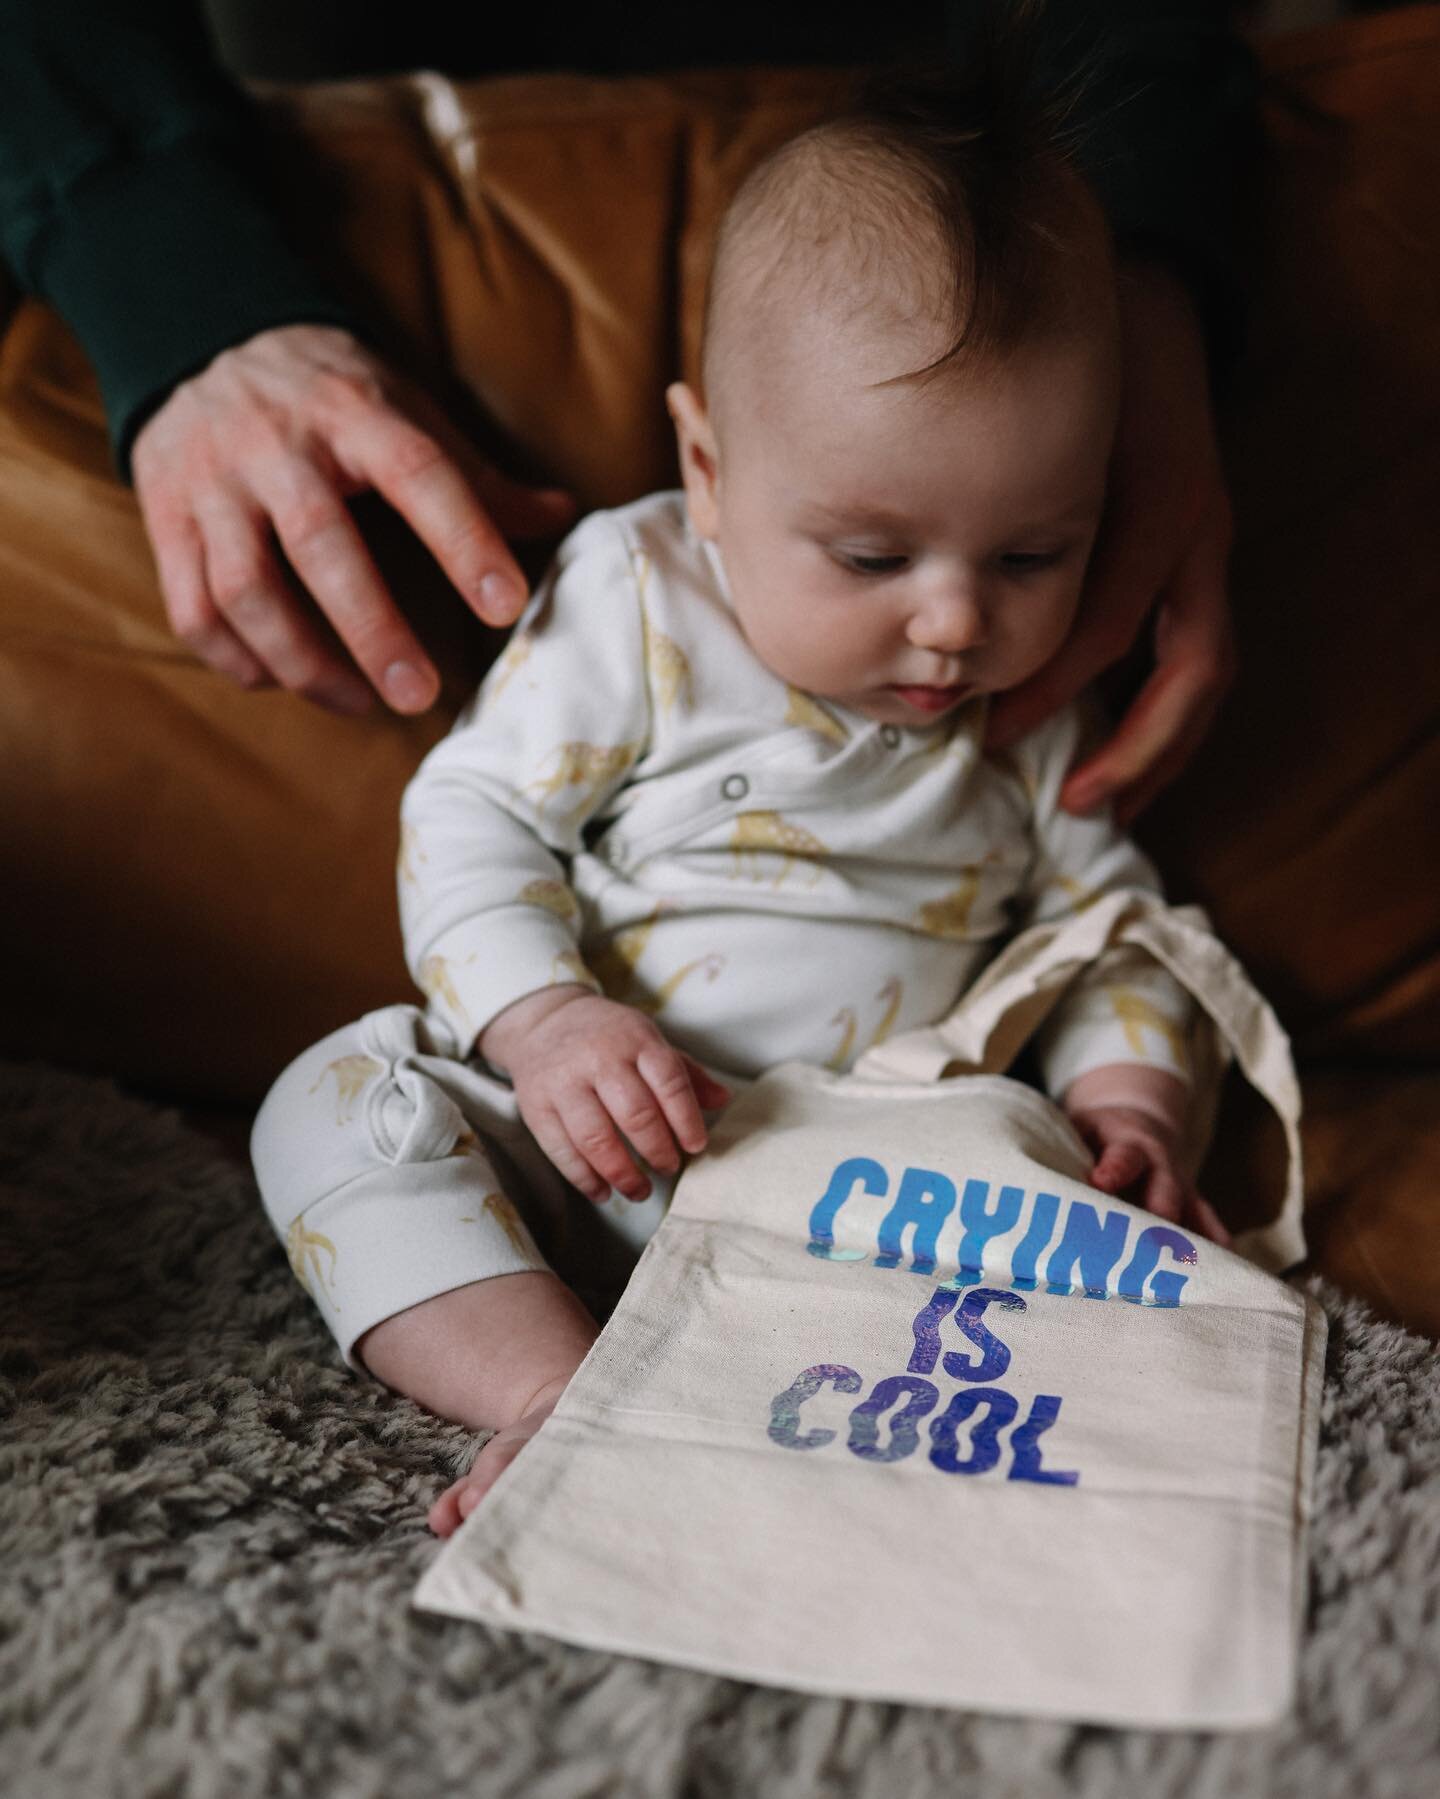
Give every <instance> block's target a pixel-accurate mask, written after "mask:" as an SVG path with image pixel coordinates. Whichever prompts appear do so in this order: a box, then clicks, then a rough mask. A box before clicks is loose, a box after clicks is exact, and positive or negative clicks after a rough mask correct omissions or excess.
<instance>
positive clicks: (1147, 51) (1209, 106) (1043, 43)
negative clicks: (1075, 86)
mask: <svg viewBox="0 0 1440 1799" xmlns="http://www.w3.org/2000/svg"><path fill="white" fill-rule="evenodd" d="M984 4H986V0H951V3H950V4H949V5H948V6H947V24H948V27H949V49H950V54H951V56H952V57H954V56H957V55H960V54H963V50H964V43H965V38H966V33H967V31H969V30H971V29H973V28H974V26H975V23H976V20H977V17H978V14H979V11H980V9H981V7H982V6H983V5H984ZM1230 12H1231V8H1230V7H1229V6H1227V5H1225V4H1221V3H1219V0H1048V4H1047V5H1046V6H1045V8H1044V12H1043V15H1042V19H1041V24H1040V27H1039V31H1040V61H1041V70H1040V73H1041V78H1042V79H1043V80H1044V81H1045V83H1046V85H1047V86H1049V87H1057V86H1059V87H1063V86H1065V85H1066V84H1067V83H1070V82H1072V81H1075V80H1076V79H1077V77H1078V78H1079V81H1080V87H1079V91H1080V94H1081V101H1080V106H1079V117H1078V119H1077V126H1078V131H1079V151H1078V154H1079V158H1080V161H1081V164H1082V166H1083V167H1084V169H1085V172H1086V174H1087V175H1088V176H1089V178H1090V181H1091V183H1092V185H1093V186H1094V188H1095V190H1096V192H1097V193H1098V194H1099V196H1100V199H1101V201H1102V202H1103V203H1104V206H1105V209H1106V212H1107V213H1108V215H1109V217H1110V222H1111V224H1112V226H1113V227H1114V230H1115V236H1116V241H1117V243H1118V245H1119V247H1120V249H1121V251H1122V253H1130V254H1135V255H1146V256H1152V257H1154V258H1156V259H1157V260H1160V261H1162V262H1164V263H1166V264H1168V265H1169V266H1170V267H1171V268H1172V269H1173V270H1174V271H1175V272H1176V274H1178V275H1179V276H1180V277H1181V279H1182V280H1183V281H1184V282H1185V283H1186V285H1187V286H1188V287H1189V289H1190V291H1191V293H1192V294H1193V295H1194V296H1195V299H1196V302H1197V305H1198V307H1199V310H1200V314H1201V318H1202V321H1203V324H1204V327H1205V332H1206V337H1207V340H1208V343H1209V348H1210V357H1211V364H1212V367H1213V369H1214V371H1215V373H1216V375H1217V377H1218V376H1223V375H1224V374H1225V373H1226V371H1227V370H1228V368H1229V367H1230V366H1231V365H1232V363H1233V361H1234V359H1235V357H1236V355H1237V353H1238V351H1239V348H1240V344H1241V340H1242V337H1243V332H1244V322H1245V313H1246V290H1245V281H1244V276H1243V264H1242V258H1241V254H1240V248H1239V232H1238V228H1237V222H1236V220H1237V210H1238V207H1239V204H1240V201H1241V197H1242V194H1243V190H1244V187H1245V183H1246V180H1247V177H1248V176H1249V174H1250V171H1252V170H1253V169H1254V167H1255V166H1256V163H1257V160H1258V156H1259V149H1260V126H1259V88H1260V83H1259V72H1258V66H1257V64H1256V61H1255V58H1254V55H1253V53H1252V52H1251V50H1250V48H1249V46H1248V45H1247V44H1246V43H1245V42H1244V40H1243V39H1242V38H1240V37H1239V36H1238V35H1237V34H1236V33H1235V31H1234V30H1233V29H1232V27H1231V25H1230Z"/></svg>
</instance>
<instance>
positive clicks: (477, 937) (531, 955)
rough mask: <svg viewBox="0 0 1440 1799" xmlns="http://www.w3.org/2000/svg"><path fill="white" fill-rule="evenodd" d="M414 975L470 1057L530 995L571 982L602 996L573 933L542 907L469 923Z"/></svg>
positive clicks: (430, 952) (504, 909)
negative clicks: (484, 1035)
mask: <svg viewBox="0 0 1440 1799" xmlns="http://www.w3.org/2000/svg"><path fill="white" fill-rule="evenodd" d="M413 972H414V975H415V981H416V985H417V986H418V987H419V988H420V990H421V992H423V993H424V995H425V997H426V999H427V1000H429V1002H430V1007H431V1010H432V1011H434V1012H436V1013H438V1014H439V1016H440V1017H441V1019H443V1021H444V1022H445V1024H446V1025H448V1026H449V1028H450V1030H451V1031H452V1032H453V1033H454V1035H455V1038H456V1040H457V1042H458V1044H459V1053H460V1054H461V1055H462V1056H466V1055H469V1054H470V1052H471V1050H472V1049H473V1048H474V1045H475V1040H476V1038H477V1037H479V1035H480V1033H481V1032H482V1031H483V1030H484V1029H485V1027H486V1025H488V1024H489V1022H490V1020H491V1019H492V1018H495V1017H497V1016H498V1015H499V1014H500V1013H501V1012H503V1011H504V1010H505V1008H506V1007H507V1006H510V1005H513V1004H514V1003H515V1001H516V1000H517V999H524V998H525V996H526V995H527V994H530V993H535V992H538V991H539V990H540V989H541V988H544V987H561V986H565V985H567V984H568V983H571V982H579V983H580V984H581V985H582V986H586V987H592V988H593V989H594V990H595V992H597V993H598V992H600V991H601V988H600V983H599V981H598V980H596V978H595V976H594V975H593V974H591V972H590V970H589V969H588V968H586V966H585V964H584V963H583V962H582V961H581V959H580V953H579V951H578V950H577V949H576V947H575V936H574V933H573V931H572V930H571V929H570V928H569V926H568V925H567V924H566V923H565V922H564V920H562V919H560V918H558V917H557V916H556V915H555V914H554V913H553V912H551V911H548V910H547V909H546V908H545V907H544V906H540V905H535V906H531V905H519V906H501V907H497V908H496V909H495V910H493V911H488V912H485V913H484V914H483V915H480V916H477V917H475V918H467V919H465V920H464V921H463V922H461V923H460V924H458V925H455V926H454V927H453V928H452V929H451V930H448V931H445V932H443V933H442V934H441V935H440V936H439V937H437V938H436V940H435V942H434V944H433V945H431V946H430V947H428V948H427V949H426V951H425V953H424V955H423V956H421V957H420V959H419V961H418V962H417V964H416V966H415V968H414V971H413Z"/></svg>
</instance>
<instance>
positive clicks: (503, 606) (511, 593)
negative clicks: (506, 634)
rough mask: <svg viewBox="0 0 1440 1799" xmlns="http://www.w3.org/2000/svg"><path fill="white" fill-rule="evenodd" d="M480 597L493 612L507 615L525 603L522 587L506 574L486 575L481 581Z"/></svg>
mask: <svg viewBox="0 0 1440 1799" xmlns="http://www.w3.org/2000/svg"><path fill="white" fill-rule="evenodd" d="M480 599H481V601H482V602H483V604H484V605H485V606H486V607H488V609H489V610H490V611H491V612H499V613H502V614H504V615H505V616H507V617H508V616H509V614H510V613H512V612H515V611H518V610H519V608H520V606H521V605H523V604H524V597H523V595H522V594H521V592H520V589H519V588H518V587H517V586H516V585H515V583H514V582H513V581H512V580H510V579H509V577H508V576H506V575H486V577H485V579H484V580H483V581H482V582H481V583H480Z"/></svg>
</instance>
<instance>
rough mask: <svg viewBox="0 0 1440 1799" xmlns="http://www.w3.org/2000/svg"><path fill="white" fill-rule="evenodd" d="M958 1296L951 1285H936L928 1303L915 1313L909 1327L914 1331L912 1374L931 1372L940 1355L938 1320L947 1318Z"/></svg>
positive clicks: (911, 1360)
mask: <svg viewBox="0 0 1440 1799" xmlns="http://www.w3.org/2000/svg"><path fill="white" fill-rule="evenodd" d="M959 1297H960V1295H959V1294H958V1293H956V1292H955V1290H954V1289H953V1288H952V1287H948V1286H946V1287H937V1288H936V1289H935V1291H934V1292H933V1293H932V1294H931V1295H930V1299H929V1302H928V1304H926V1305H923V1306H921V1308H920V1310H919V1311H918V1312H917V1313H916V1314H915V1323H914V1325H913V1326H912V1327H911V1328H912V1329H913V1330H914V1332H915V1348H914V1351H913V1353H912V1354H911V1357H910V1363H909V1367H910V1372H911V1373H912V1374H933V1373H934V1372H935V1363H936V1361H937V1359H938V1358H939V1355H940V1328H939V1327H940V1320H941V1319H942V1318H948V1317H949V1315H950V1313H951V1312H952V1311H953V1310H954V1308H955V1301H956V1300H957V1299H958V1298H959Z"/></svg>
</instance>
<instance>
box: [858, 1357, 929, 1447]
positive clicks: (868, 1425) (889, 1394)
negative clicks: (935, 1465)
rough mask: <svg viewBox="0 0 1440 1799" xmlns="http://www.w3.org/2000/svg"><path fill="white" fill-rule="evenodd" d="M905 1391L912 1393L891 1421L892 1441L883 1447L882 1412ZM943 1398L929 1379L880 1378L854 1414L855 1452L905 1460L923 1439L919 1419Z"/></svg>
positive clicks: (887, 1409) (893, 1376) (906, 1377)
mask: <svg viewBox="0 0 1440 1799" xmlns="http://www.w3.org/2000/svg"><path fill="white" fill-rule="evenodd" d="M902 1393H908V1394H909V1396H910V1397H909V1399H908V1400H907V1401H906V1404H905V1409H904V1410H903V1411H901V1412H897V1413H896V1414H895V1416H894V1417H893V1418H892V1419H891V1420H890V1441H889V1443H888V1444H887V1445H886V1446H885V1448H884V1449H881V1448H880V1446H879V1441H878V1439H879V1436H880V1417H881V1414H882V1413H884V1412H887V1411H889V1409H890V1407H891V1406H892V1405H894V1403H895V1401H896V1400H897V1399H898V1398H899V1397H900V1395H901V1394H902ZM939 1397H940V1395H939V1393H938V1392H937V1391H936V1389H935V1388H934V1387H933V1386H932V1385H931V1384H930V1382H929V1381H928V1380H919V1379H917V1378H916V1377H915V1376H914V1375H910V1374H892V1375H891V1376H890V1377H889V1379H888V1380H882V1381H877V1382H876V1384H875V1391H874V1392H873V1393H872V1394H871V1395H870V1397H869V1398H868V1399H862V1400H861V1402H860V1404H859V1405H857V1406H856V1407H855V1410H854V1411H853V1412H851V1414H850V1444H849V1447H850V1452H851V1454H852V1455H858V1456H861V1457H862V1458H863V1459H864V1460H865V1461H867V1462H899V1461H903V1460H904V1458H905V1457H906V1456H907V1455H909V1454H910V1453H911V1451H912V1450H913V1449H914V1447H915V1445H916V1443H917V1442H918V1441H919V1438H920V1432H919V1428H918V1426H917V1424H916V1420H917V1419H919V1418H923V1417H924V1416H925V1414H926V1413H927V1412H932V1411H934V1409H935V1402H936V1400H937V1399H938V1398H939Z"/></svg>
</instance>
